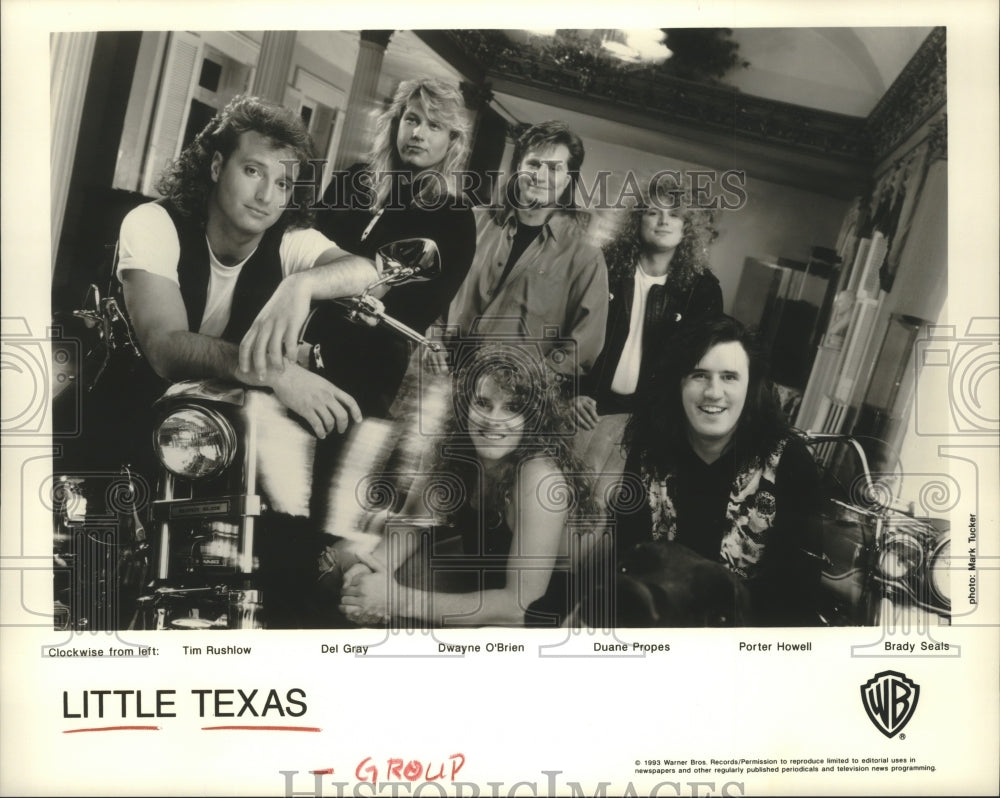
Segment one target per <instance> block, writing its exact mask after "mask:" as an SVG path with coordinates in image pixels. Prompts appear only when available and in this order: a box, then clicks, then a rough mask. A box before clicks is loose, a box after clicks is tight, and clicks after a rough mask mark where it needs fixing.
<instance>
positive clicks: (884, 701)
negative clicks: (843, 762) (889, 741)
mask: <svg viewBox="0 0 1000 798" xmlns="http://www.w3.org/2000/svg"><path fill="white" fill-rule="evenodd" d="M919 697H920V685H918V684H916V683H915V682H914V681H913V680H912V679H907V678H906V676H905V674H902V673H899V672H898V671H882V672H881V673H876V674H875V675H874V676H873V677H872V678H871V679H869V680H868V681H867V682H865V684H863V685H861V703H862V704H864V705H865V712H867V713H868V717H869V718H871V721H872V723H874V724H875V727H876V728H877V729H878V730H879V731H880V732H882V734H884V735H885V736H886V737H895V736H896V735H897V734H899V732H901V731H902V730H903V727H904V726H906V724H907V723H909V722H910V718H912V717H913V713H914V711H915V710H916V708H917V699H918V698H919Z"/></svg>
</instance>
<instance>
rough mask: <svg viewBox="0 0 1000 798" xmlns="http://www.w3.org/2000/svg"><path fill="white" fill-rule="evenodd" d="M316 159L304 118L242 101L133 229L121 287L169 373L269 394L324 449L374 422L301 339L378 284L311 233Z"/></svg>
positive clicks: (121, 261)
mask: <svg viewBox="0 0 1000 798" xmlns="http://www.w3.org/2000/svg"><path fill="white" fill-rule="evenodd" d="M312 155H313V149H312V142H311V140H310V138H309V134H308V133H307V132H306V130H305V128H304V127H303V126H302V123H301V121H300V120H299V119H297V117H295V115H294V114H292V113H291V112H290V111H288V110H287V109H285V108H282V107H280V106H277V105H272V104H270V103H266V102H264V101H262V100H259V99H257V98H254V97H245V96H240V97H236V98H235V99H233V100H232V102H230V103H229V104H228V105H227V106H226V107H225V108H224V109H223V110H222V111H221V112H220V113H219V114H217V115H216V116H215V118H214V119H212V121H211V122H209V124H208V125H207V126H206V127H205V129H204V130H202V131H201V133H199V134H198V136H197V137H196V138H195V139H194V141H193V142H192V143H191V144H189V145H188V146H187V147H186V148H185V149H184V151H183V152H182V153H181V155H180V157H179V158H178V159H177V160H176V161H175V162H174V163H173V164H172V165H171V166H170V168H169V169H168V170H167V172H166V173H165V174H164V175H163V177H162V178H161V180H160V183H159V186H158V188H159V190H160V193H161V194H162V195H163V199H161V200H159V201H156V202H151V203H147V204H145V205H140V206H139V207H138V208H136V209H134V210H133V211H132V212H131V213H129V214H128V216H126V217H125V220H124V221H123V223H122V227H121V233H120V236H119V242H118V265H117V275H118V277H119V278H120V279H121V281H122V284H123V288H124V295H125V302H126V305H127V307H128V312H129V315H130V317H131V320H132V323H133V324H134V326H135V331H136V334H137V336H138V339H139V343H140V345H141V348H142V351H143V353H144V355H145V356H146V359H147V361H148V363H149V364H150V366H151V367H152V370H153V371H154V372H155V373H156V375H158V376H159V377H160V378H163V379H164V380H178V379H196V378H201V377H222V378H229V379H234V380H237V381H239V382H241V383H243V384H245V385H251V386H267V387H269V388H271V389H273V390H274V393H275V395H276V396H277V397H278V398H279V399H280V400H281V401H282V403H284V404H285V405H286V406H287V407H288V408H289V409H290V410H292V411H293V412H294V413H296V414H297V415H298V416H300V417H301V418H302V419H304V420H305V421H306V422H307V423H308V424H309V425H310V426H311V427H312V429H313V431H314V432H315V433H316V435H318V436H319V437H324V436H325V435H327V434H329V433H331V432H334V431H343V430H344V429H345V428H346V427H347V425H348V423H349V421H350V419H352V418H353V420H355V421H359V420H360V418H361V416H360V412H359V410H358V407H357V404H356V402H355V401H354V400H353V399H352V398H351V396H349V395H348V394H347V393H345V392H344V391H342V390H340V389H339V388H337V386H335V385H333V384H331V383H330V382H328V381H327V380H325V379H323V378H322V377H319V376H318V375H316V374H313V373H311V372H309V371H308V370H307V369H305V368H302V367H300V366H299V365H297V364H296V349H297V344H298V334H299V331H300V328H301V326H302V323H303V322H304V321H305V318H306V316H307V314H308V310H309V305H310V302H311V301H312V300H314V299H324V298H331V297H336V296H343V295H347V294H354V293H357V292H359V291H361V290H362V289H363V288H364V286H366V285H367V284H368V283H369V282H371V281H372V280H374V279H375V278H376V276H377V274H376V271H375V269H374V267H373V266H372V264H371V262H369V261H367V260H365V259H363V258H357V257H352V256H348V255H347V254H346V253H345V252H343V251H342V250H340V249H338V248H337V247H336V246H334V245H333V244H332V243H331V242H330V241H329V240H328V239H327V238H326V237H325V236H323V235H322V234H320V233H319V232H317V231H316V230H311V229H308V228H309V226H310V224H311V221H312V217H311V215H310V211H309V210H308V209H307V208H306V207H305V205H304V204H303V203H296V202H294V201H292V200H293V191H294V188H295V182H294V178H295V174H294V173H295V170H296V169H299V168H301V167H303V166H304V165H305V164H306V163H307V162H308V161H309V159H310V158H311V157H312ZM241 342H242V345H241Z"/></svg>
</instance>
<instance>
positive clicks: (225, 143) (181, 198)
mask: <svg viewBox="0 0 1000 798" xmlns="http://www.w3.org/2000/svg"><path fill="white" fill-rule="evenodd" d="M250 132H253V133H259V134H260V135H261V136H263V137H264V138H266V139H268V141H270V143H271V144H272V145H273V146H274V148H275V149H290V150H292V151H293V152H294V153H295V158H296V160H297V161H298V164H299V170H300V171H301V170H302V169H303V168H307V169H308V168H309V166H308V162H309V160H310V159H313V158H315V150H314V148H313V141H312V138H311V137H310V136H309V131H308V130H306V127H305V125H304V124H303V123H302V120H301V119H300V118H299V117H298V116H296V115H295V114H294V113H292V112H291V111H289V110H288V109H287V108H284V107H283V106H280V105H275V104H274V103H270V102H267V101H266V100H262V99H260V98H259V97H249V96H246V95H237V96H236V97H234V98H233V99H232V100H231V101H230V102H229V104H228V105H226V107H225V108H223V109H222V110H221V111H220V112H219V113H217V114H216V115H215V116H214V117H213V119H212V121H211V122H209V123H208V125H206V126H205V128H204V129H203V130H202V131H201V132H200V133H199V134H198V135H197V136H195V139H194V141H192V142H191V143H190V144H188V145H187V147H185V148H184V150H183V152H181V154H180V156H179V157H178V158H177V159H176V160H175V161H174V162H173V163H172V164H171V165H170V166H169V167H168V168H167V170H166V171H165V172H164V173H163V174H162V175H161V176H160V179H159V181H158V182H157V185H156V189H157V191H159V192H160V194H162V195H163V197H164V198H166V199H167V200H168V201H169V202H170V203H171V204H172V205H173V206H174V207H175V208H176V209H177V210H178V211H179V212H180V213H181V215H183V216H188V217H191V218H194V219H201V220H202V221H204V220H205V219H206V218H207V215H208V195H209V194H210V193H211V191H212V187H213V186H214V185H215V183H214V182H213V181H212V158H213V157H214V156H215V153H219V154H220V155H222V158H223V161H225V160H226V159H228V158H229V156H230V155H232V153H233V151H234V150H235V149H236V147H237V146H238V145H239V140H240V136H241V135H242V134H244V133H250ZM307 189H308V186H307V185H297V186H296V190H295V192H294V193H293V201H292V202H291V203H289V206H288V208H287V210H285V212H284V213H283V214H282V215H281V218H280V219H279V220H278V222H277V224H276V226H277V227H278V228H279V229H283V228H286V227H311V226H312V223H313V218H314V213H313V211H312V210H310V208H309V202H308V199H307V198H306V197H305V191H306V190H307Z"/></svg>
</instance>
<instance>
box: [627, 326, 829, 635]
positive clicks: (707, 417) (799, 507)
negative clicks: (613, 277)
mask: <svg viewBox="0 0 1000 798" xmlns="http://www.w3.org/2000/svg"><path fill="white" fill-rule="evenodd" d="M766 374H767V372H766V363H765V360H764V358H763V357H762V355H761V353H760V350H759V348H758V346H757V343H756V338H755V337H754V336H753V335H752V334H750V333H749V332H748V331H747V330H746V328H744V327H743V325H742V324H740V323H739V322H738V321H736V320H735V319H733V318H730V317H728V316H715V317H707V318H703V319H700V320H697V321H695V322H693V323H692V324H690V325H687V326H683V327H682V328H681V329H680V330H679V331H678V333H677V335H676V336H675V338H674V339H673V340H672V341H671V345H670V346H669V347H668V348H667V349H666V351H665V352H664V355H663V357H662V359H661V360H660V362H659V363H658V364H657V366H656V367H654V369H653V370H652V372H651V374H650V378H649V381H648V383H647V385H645V386H643V389H642V391H641V394H640V396H639V397H637V406H636V409H635V412H634V414H633V416H632V418H631V420H630V422H629V425H628V428H627V430H626V441H627V444H628V447H629V466H628V470H629V471H631V472H633V473H634V474H635V475H637V476H638V477H639V478H640V479H641V480H642V483H643V486H644V488H645V492H646V498H647V501H646V502H644V503H643V505H642V506H641V507H639V509H638V510H637V511H636V512H634V513H623V514H621V515H620V516H619V519H618V527H617V529H618V551H619V552H620V553H621V554H622V556H623V557H628V556H629V552H630V550H631V547H632V546H633V545H635V544H638V543H649V542H651V541H657V542H663V543H669V544H680V545H683V546H685V547H686V548H687V549H689V550H690V551H692V552H694V553H695V554H696V555H698V556H700V557H701V558H704V559H705V560H707V561H709V562H712V563H718V564H721V565H722V566H724V567H725V568H726V569H728V570H729V571H730V572H732V573H733V574H735V575H736V576H737V577H739V579H740V581H741V583H742V585H743V586H744V587H745V588H746V591H747V593H748V594H749V596H750V599H751V606H750V608H749V613H748V616H749V621H750V625H759V626H795V625H808V624H810V623H815V622H816V620H817V619H816V616H815V613H814V609H815V606H816V604H815V599H816V596H815V591H816V589H817V587H818V582H819V567H818V566H819V562H820V558H819V556H818V555H819V552H820V551H821V547H820V540H819V532H818V526H817V523H816V510H817V507H818V498H819V494H818V488H819V478H818V474H817V470H816V466H815V464H814V463H813V460H812V457H811V455H810V454H809V452H808V450H807V449H806V448H805V445H804V444H803V443H802V441H801V440H800V439H799V438H798V437H797V436H796V435H795V434H794V432H793V431H792V430H791V429H790V427H789V425H788V422H787V421H786V420H785V418H784V416H783V415H782V413H781V409H780V407H779V405H778V402H777V398H776V395H775V393H774V390H773V387H772V386H771V383H770V382H769V381H768V380H767V378H766Z"/></svg>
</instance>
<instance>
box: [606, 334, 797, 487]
mask: <svg viewBox="0 0 1000 798" xmlns="http://www.w3.org/2000/svg"><path fill="white" fill-rule="evenodd" d="M732 341H735V342H737V343H739V344H740V345H741V346H742V347H743V349H744V351H745V352H746V353H747V359H748V360H749V364H750V374H749V381H748V386H747V397H746V403H745V404H744V405H743V412H742V414H741V415H740V418H739V421H738V422H737V425H736V431H735V433H734V435H733V439H732V442H731V445H732V447H733V449H734V450H735V453H736V463H737V468H738V469H743V468H746V467H747V466H749V465H751V464H752V463H754V462H763V461H765V460H766V459H767V457H768V456H769V455H770V454H771V453H772V452H773V451H774V449H775V447H776V446H777V445H778V443H779V442H780V441H781V440H783V439H785V438H787V437H788V436H789V435H790V433H791V429H790V427H789V425H788V421H787V420H786V418H785V416H784V414H783V413H782V412H781V406H780V404H779V403H778V397H777V394H776V392H775V390H774V386H773V385H772V384H771V382H770V381H769V380H768V379H767V376H766V375H767V360H766V358H765V357H764V355H763V353H762V351H761V349H760V346H759V345H758V341H757V336H756V334H755V333H753V332H751V331H750V330H748V329H747V328H746V327H744V326H743V325H742V324H741V323H740V322H738V321H737V320H736V319H734V318H732V317H730V316H722V315H720V316H715V317H708V318H703V319H696V320H694V321H692V322H690V323H688V324H685V325H682V326H681V327H680V328H679V329H678V331H677V334H676V337H675V338H673V339H672V341H671V345H670V346H669V347H667V348H666V350H665V351H664V353H663V355H662V356H661V358H660V360H659V362H657V363H656V365H655V366H654V368H653V370H652V372H651V374H650V377H649V381H648V383H647V384H646V385H645V386H643V390H642V391H641V392H640V393H639V394H638V395H637V397H636V399H637V407H636V410H635V412H634V414H633V415H632V417H631V418H630V419H629V422H628V426H627V427H626V430H625V442H626V446H627V447H628V451H629V454H630V457H631V458H633V460H635V461H637V463H638V465H639V466H641V467H642V468H643V470H644V471H645V472H646V473H647V474H649V475H651V476H652V477H653V478H654V479H662V478H663V477H664V476H666V474H667V473H669V472H670V471H671V470H672V469H673V467H674V466H675V465H676V463H677V458H678V453H680V452H682V451H684V449H685V448H686V447H687V446H688V442H687V417H686V416H685V414H684V407H683V406H682V404H681V381H682V380H683V379H684V378H685V377H686V376H687V375H688V374H690V373H691V372H692V371H693V370H694V367H695V366H696V365H697V364H698V361H700V360H701V359H702V358H703V357H704V356H705V353H706V352H708V350H709V349H711V348H712V347H713V346H716V345H717V344H724V343H729V342H732Z"/></svg>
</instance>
